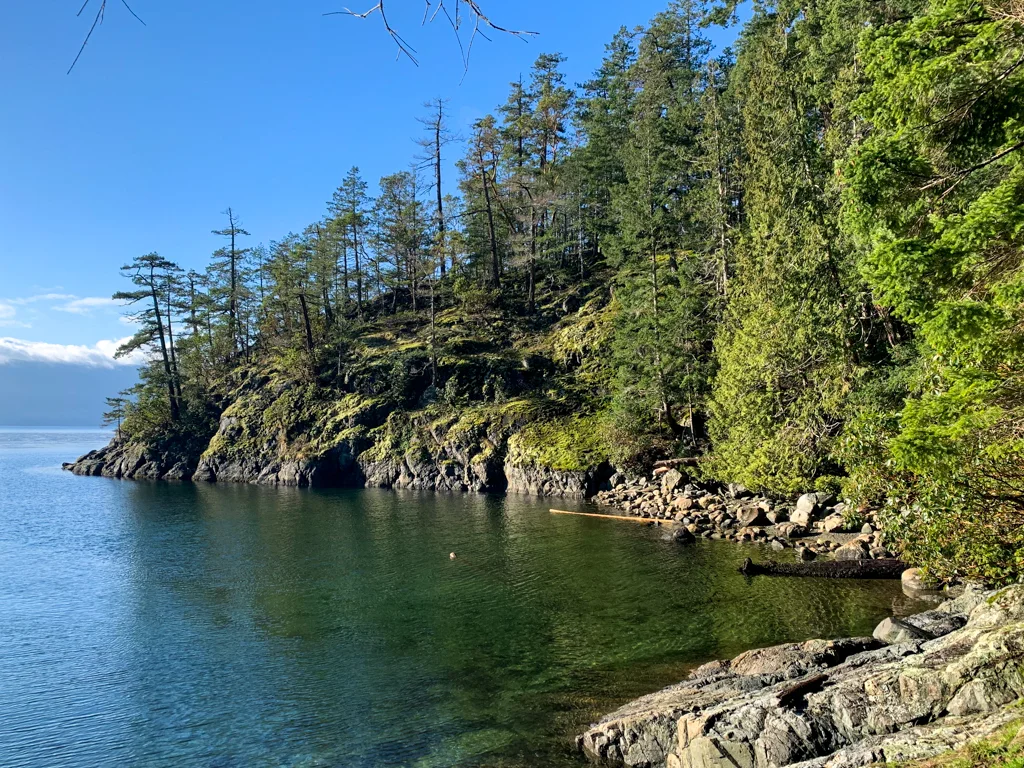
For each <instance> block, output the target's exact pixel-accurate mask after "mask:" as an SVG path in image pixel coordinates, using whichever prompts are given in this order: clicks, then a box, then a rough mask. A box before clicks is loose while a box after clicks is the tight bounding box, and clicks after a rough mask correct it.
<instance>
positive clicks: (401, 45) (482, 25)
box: [324, 0, 538, 70]
mask: <svg viewBox="0 0 1024 768" xmlns="http://www.w3.org/2000/svg"><path fill="white" fill-rule="evenodd" d="M424 3H425V5H424V7H423V19H422V21H421V22H420V23H421V24H427V23H428V22H433V21H434V19H436V18H437V16H438V14H444V17H445V18H446V19H447V20H448V23H449V24H450V25H451V27H452V30H453V31H454V32H455V39H456V40H457V41H458V43H459V53H460V55H461V56H462V62H463V66H464V67H465V68H466V69H467V70H468V69H469V57H470V54H471V53H472V51H473V42H474V40H475V39H476V37H477V35H479V36H480V37H482V38H484V39H485V40H490V38H489V37H487V35H486V34H485V33H484V30H485V29H488V30H494V31H495V32H501V33H503V34H506V35H512V36H513V37H517V38H519V39H520V40H523V41H524V42H525V41H526V39H527V38H528V37H532V36H534V35H536V34H538V33H537V32H530V31H528V30H520V29H510V28H508V27H503V26H501V25H499V24H496V23H494V22H493V21H491V19H490V18H489V17H488V16H487V14H485V13H484V11H483V8H482V7H481V5H480V2H479V0H455V7H454V14H453V13H452V12H450V11H449V7H448V5H447V3H449V0H438V2H437V5H436V7H433V3H431V0H424ZM432 7H433V11H431V8H432ZM374 14H380V17H381V20H382V21H383V22H384V29H385V31H386V32H387V33H388V35H390V36H391V39H392V40H394V41H395V44H396V45H397V46H398V55H399V56H402V55H403V54H404V55H405V56H406V57H408V59H409V60H410V61H411V62H412V63H413V64H416V65H417V66H418V65H419V62H418V61H417V60H416V57H415V56H414V54H415V52H416V51H415V49H414V48H413V47H412V46H411V45H409V43H408V42H407V41H406V40H404V39H403V38H402V36H401V35H399V34H398V32H397V31H395V28H394V27H392V26H391V23H390V22H389V21H388V18H387V14H386V13H385V10H384V0H380V1H379V2H378V3H377V4H376V5H375V6H373V7H372V8H370V9H369V10H368V11H364V12H363V13H356V12H355V11H351V10H349V9H348V8H345V9H343V10H341V11H331V12H329V13H325V14H324V16H354V17H356V18H357V19H366V18H369V17H370V16H373V15H374ZM466 26H469V27H470V34H469V41H468V43H467V44H463V41H462V34H461V32H462V30H463V29H464V28H465V27H466Z"/></svg>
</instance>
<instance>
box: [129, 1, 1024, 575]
mask: <svg viewBox="0 0 1024 768" xmlns="http://www.w3.org/2000/svg"><path fill="white" fill-rule="evenodd" d="M729 11H730V9H729V8H728V7H725V8H723V7H710V6H707V5H705V4H703V3H701V2H700V1H699V0H672V2H670V3H669V5H668V7H667V8H666V9H665V11H663V12H662V13H659V14H658V15H657V16H656V17H655V18H654V19H652V20H651V22H650V23H649V24H648V25H647V26H646V27H644V28H642V29H625V28H624V29H621V30H620V31H619V32H618V33H617V34H616V35H615V37H614V39H612V40H611V41H610V42H609V43H608V45H607V48H606V53H605V57H604V60H603V61H602V63H601V65H600V67H598V69H597V70H596V71H595V72H594V74H593V76H592V78H591V79H590V80H588V81H587V82H585V83H583V84H580V85H578V86H574V85H573V84H571V83H568V82H566V80H565V78H564V76H563V74H562V71H561V66H562V64H563V58H562V57H561V56H560V55H558V54H554V53H550V54H543V55H541V56H539V57H538V58H537V60H536V63H535V64H534V66H533V68H532V70H531V71H530V72H529V73H528V74H526V75H525V76H523V77H522V78H521V79H517V80H516V81H515V82H512V83H511V84H510V86H509V94H508V98H507V100H506V101H505V102H504V103H503V104H500V105H497V106H496V109H495V110H494V112H493V113H492V114H490V115H487V116H485V117H483V118H481V119H479V120H478V121H476V122H475V123H474V124H473V126H472V130H471V131H470V133H469V135H467V136H463V137H457V136H456V135H455V134H454V132H453V131H452V129H451V127H450V125H449V116H448V114H447V111H446V105H445V102H444V101H443V100H435V101H433V102H431V103H429V104H427V105H426V106H425V107H424V111H423V114H422V115H420V116H419V117H420V124H421V126H420V127H421V129H422V130H421V135H420V137H419V138H420V139H421V140H420V144H419V146H420V151H419V153H418V154H417V156H416V157H414V158H410V164H409V166H408V167H407V168H405V169H396V172H395V173H393V174H391V175H388V176H385V177H384V178H382V179H380V180H379V183H378V185H377V191H376V194H375V195H373V196H371V195H370V192H369V190H370V186H369V185H368V183H367V181H366V180H365V179H363V178H362V176H361V175H360V173H359V170H358V168H356V167H353V168H352V170H351V171H350V172H349V173H348V174H347V175H346V176H345V178H344V179H341V180H339V186H338V189H337V191H336V192H335V193H334V195H333V197H332V198H331V200H330V201H328V202H327V203H326V206H325V209H324V211H323V212H322V214H321V215H320V216H319V218H317V219H316V220H315V221H313V222H312V223H310V224H309V226H308V227H306V228H305V229H304V230H303V231H301V232H297V233H289V234H287V235H285V236H283V237H282V238H281V239H280V240H278V241H276V242H272V243H269V244H266V245H253V244H251V243H249V242H248V239H247V233H246V232H245V231H244V229H243V228H242V224H241V223H240V219H239V217H238V215H237V213H236V212H235V211H233V210H231V209H228V210H227V211H226V212H225V213H224V215H223V217H222V221H221V224H220V228H219V229H218V230H217V231H216V234H218V235H219V236H221V237H222V238H223V246H222V247H221V248H220V249H219V250H218V251H217V252H216V253H215V254H213V257H212V260H211V262H210V266H209V268H208V269H206V270H205V271H203V272H195V271H189V272H185V271H183V270H182V269H180V268H179V267H178V266H177V265H175V264H174V263H172V262H171V261H169V260H167V259H165V258H163V257H161V256H159V255H157V254H148V255H144V256H140V257H139V258H137V259H135V260H134V261H133V262H131V263H130V264H128V265H126V266H125V267H124V275H125V277H126V278H127V279H128V280H129V281H130V282H131V283H132V289H131V290H127V291H124V292H122V293H120V294H118V297H119V298H123V299H124V300H126V301H128V302H131V303H132V308H133V312H134V313H135V314H134V315H133V317H134V318H135V319H136V321H137V322H138V329H139V330H138V332H137V333H136V335H135V337H134V338H133V339H132V340H131V341H130V342H129V343H128V344H126V345H125V347H124V348H123V352H125V353H127V352H129V351H131V350H134V349H138V348H145V349H148V350H151V351H152V353H153V355H152V361H151V362H150V363H149V365H148V366H147V367H146V368H145V369H144V371H143V374H142V378H141V381H140V383H139V384H138V386H136V387H135V388H134V390H132V392H131V393H130V396H129V397H127V398H121V399H117V400H116V401H115V403H114V405H115V408H114V410H113V411H112V414H113V415H112V418H114V419H116V420H117V422H118V423H119V425H120V431H121V432H122V433H123V434H124V435H126V436H127V437H128V438H130V439H136V440H143V441H145V440H164V439H170V438H175V439H180V440H184V441H188V440H191V439H194V440H195V443H196V444H197V445H204V444H205V442H206V441H208V440H209V438H210V436H211V434H212V433H213V431H214V430H215V429H216V426H217V420H218V418H219V415H220V413H221V412H222V410H223V408H224V407H225V404H226V403H227V402H228V400H229V399H230V397H231V392H233V391H235V389H236V388H237V387H239V386H242V385H243V383H244V381H245V380H246V376H247V375H249V373H250V372H252V371H253V370H258V369H266V368H274V369H275V370H283V371H287V372H288V374H289V375H290V376H292V377H294V378H295V379H296V380H299V381H302V382H304V383H305V384H304V386H306V387H307V388H308V390H309V391H314V390H315V392H316V393H317V395H316V398H314V400H316V401H317V402H325V401H328V400H330V399H331V398H332V397H334V398H338V397H341V396H343V395H345V394H347V393H364V394H367V395H373V396H374V397H377V398H385V399H386V401H387V402H388V403H389V408H391V409H392V410H394V411H395V412H399V411H402V412H431V413H439V412H444V411H446V410H447V411H459V410H462V409H466V408H467V407H476V406H481V404H489V403H498V404H500V403H504V402H509V401H511V400H514V399H518V400H522V401H529V402H530V403H532V404H533V405H535V406H537V409H536V410H535V411H533V412H534V413H537V414H541V415H542V418H541V419H540V421H539V426H538V430H540V431H539V432H538V434H537V439H538V440H539V441H540V442H542V443H543V444H544V446H543V447H536V446H535V449H536V450H549V449H552V448H551V446H554V447H555V448H557V447H558V446H559V445H561V444H563V443H568V442H571V443H573V444H585V446H586V450H587V451H588V452H589V453H588V455H599V456H604V457H607V458H609V459H610V460H611V461H613V462H614V463H615V464H616V465H617V466H620V467H630V466H638V465H642V464H644V463H645V462H647V461H649V460H650V459H652V458H654V457H658V456H667V455H680V454H685V455H694V454H701V455H703V456H704V459H702V462H701V465H702V467H703V471H705V472H706V473H707V474H708V475H709V476H713V477H716V478H719V479H722V480H729V481H733V482H740V483H743V484H745V485H747V486H749V487H751V488H758V489H762V490H766V491H769V492H775V493H793V492H796V491H799V490H806V489H808V488H811V487H817V488H822V489H830V490H842V492H843V493H844V494H846V495H847V496H848V497H850V498H851V499H853V500H860V501H865V502H868V501H870V502H872V503H884V504H885V508H886V510H887V515H888V518H889V522H888V526H889V530H890V531H891V532H892V533H893V534H894V535H896V536H898V539H899V541H900V542H902V547H903V550H904V554H905V555H907V556H908V557H910V558H912V559H913V560H915V561H917V562H923V563H926V564H928V565H929V566H930V567H932V568H933V570H935V571H936V572H937V573H940V574H944V575H949V574H958V575H961V576H975V577H982V578H987V579H992V580H999V579H1006V578H1010V577H1013V576H1016V575H1018V574H1020V573H1024V549H1021V548H1020V545H1021V544H1024V541H1022V539H1024V526H1022V525H1021V524H1022V522H1024V518H1022V514H1024V444H1022V442H1021V439H1022V430H1024V426H1022V425H1024V373H1022V372H1024V366H1022V363H1024V361H1022V357H1021V356H1022V353H1024V303H1022V302H1024V271H1022V265H1021V246H1022V243H1021V238H1022V229H1024V205H1022V202H1024V200H1022V198H1024V166H1022V163H1021V157H1022V156H1021V150H1022V149H1024V119H1022V118H1024V115H1022V114H1021V112H1022V109H1024V90H1022V89H1024V70H1022V67H1024V11H1022V9H1021V6H1020V4H1019V3H1017V2H1015V1H1014V0H993V1H991V2H977V1H976V0H931V1H930V2H923V1H921V0H882V2H877V1H875V0H872V1H871V2H869V1H868V0H815V1H814V2H810V3H807V2H801V3H793V2H789V1H788V0H778V2H774V3H761V4H758V5H757V6H756V7H755V8H754V10H753V15H752V17H751V18H750V20H749V21H748V22H746V23H745V24H744V25H743V27H742V29H741V31H740V34H739V37H738V40H737V43H736V45H735V46H734V48H732V49H730V50H724V51H716V50H714V48H713V47H712V45H711V44H710V43H709V41H708V39H707V35H706V30H707V29H708V26H709V25H711V24H715V23H719V22H723V21H727V19H728V16H729ZM455 155H457V156H458V157H459V158H460V159H459V160H458V174H459V177H458V180H457V181H458V190H459V194H458V195H446V194H444V191H443V190H444V189H446V188H453V185H451V184H450V180H448V179H447V178H445V173H446V169H447V168H448V167H449V166H448V165H447V163H446V161H447V160H448V158H450V157H452V156H455ZM396 329H397V330H396ZM455 329H457V332H456V330H455ZM401 333H405V334H406V336H405V337H402V336H401ZM389 334H390V335H389ZM396 334H398V335H397V336H396ZM385 338H386V339H387V340H388V341H389V343H391V347H390V350H391V351H390V353H389V355H388V356H386V357H380V356H377V357H374V358H373V364H372V365H370V364H368V363H367V362H366V361H367V360H369V359H370V357H369V356H368V352H367V350H371V349H375V348H378V347H379V346H380V344H382V343H383V342H382V339H385ZM402 338H405V339H406V341H401V339H402ZM396 339H398V341H399V342H400V343H394V342H396ZM317 398H318V399H317ZM555 423H557V424H559V425H561V426H560V427H559V428H558V429H559V430H560V431H559V432H558V433H557V434H555V433H554V432H553V431H552V430H553V429H554V428H553V427H552V426H551V425H552V424H555ZM545 430H546V431H545ZM200 450H201V448H200ZM524 450H525V449H524ZM552 450H553V449H552Z"/></svg>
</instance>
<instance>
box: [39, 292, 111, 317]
mask: <svg viewBox="0 0 1024 768" xmlns="http://www.w3.org/2000/svg"><path fill="white" fill-rule="evenodd" d="M123 306H124V302H122V301H117V300H116V299H108V298H104V297H103V296H86V297H85V298H82V299H72V300H71V301H68V302H66V303H64V304H60V305H58V306H55V307H54V309H55V310H57V311H58V312H71V313H73V314H76V315H87V314H89V313H90V312H92V311H93V310H94V309H105V308H108V307H123Z"/></svg>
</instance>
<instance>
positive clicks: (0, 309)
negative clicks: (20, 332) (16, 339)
mask: <svg viewBox="0 0 1024 768" xmlns="http://www.w3.org/2000/svg"><path fill="white" fill-rule="evenodd" d="M17 314H18V310H17V309H15V308H14V307H13V306H12V305H11V304H8V303H6V302H2V301H0V328H4V327H6V328H11V327H14V328H31V327H32V326H31V325H30V324H29V323H25V322H22V321H21V320H15V319H14V318H15V315H17Z"/></svg>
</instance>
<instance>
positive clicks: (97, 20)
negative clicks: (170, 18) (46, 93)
mask: <svg viewBox="0 0 1024 768" xmlns="http://www.w3.org/2000/svg"><path fill="white" fill-rule="evenodd" d="M91 2H92V0H85V2H84V3H82V7H81V8H79V9H78V13H77V14H76V15H77V16H81V15H82V14H83V13H84V12H85V9H86V8H88V7H89V3H91ZM121 4H122V5H123V6H124V7H125V8H127V9H128V13H130V14H131V15H132V16H134V17H135V18H136V19H137V20H138V22H139V23H140V24H141V25H142V26H146V22H144V21H143V20H142V19H141V18H139V14H137V13H136V12H135V11H134V10H132V7H131V6H130V5H128V0H121ZM106 13H107V0H100V7H99V8H98V9H97V10H96V16H95V17H93V20H92V26H91V27H89V32H88V33H87V34H86V35H85V40H83V41H82V47H81V48H79V49H78V55H77V56H75V60H74V61H73V62H71V66H70V67H69V68H68V71H67V74H69V75H70V74H71V70H73V69H74V68H75V65H76V64H77V63H78V60H79V59H80V58H82V53H83V52H84V51H85V46H87V45H88V44H89V40H91V39H92V33H93V32H95V31H96V27H98V26H99V25H100V24H102V23H103V19H104V17H105V16H106Z"/></svg>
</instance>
